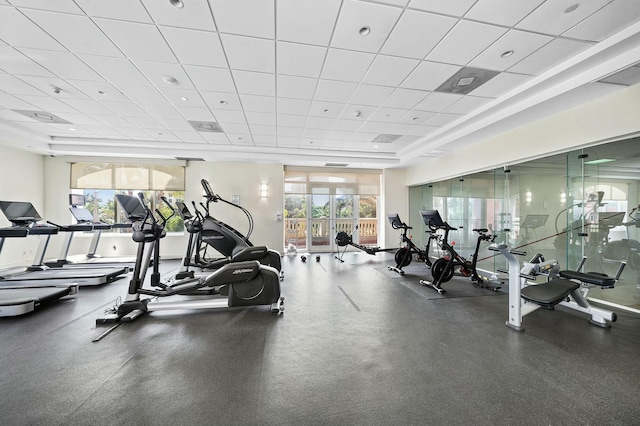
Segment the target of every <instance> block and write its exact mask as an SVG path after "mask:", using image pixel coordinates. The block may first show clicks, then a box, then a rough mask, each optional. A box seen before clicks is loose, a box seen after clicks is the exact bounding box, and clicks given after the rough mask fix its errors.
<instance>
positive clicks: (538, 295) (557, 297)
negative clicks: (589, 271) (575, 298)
mask: <svg viewBox="0 0 640 426" xmlns="http://www.w3.org/2000/svg"><path fill="white" fill-rule="evenodd" d="M578 288H580V284H579V283H577V282H575V281H571V280H567V279H562V278H556V279H553V280H551V281H549V282H548V283H544V284H537V285H530V286H527V287H525V288H523V289H522V291H521V293H520V296H521V297H522V298H523V299H524V300H526V301H527V302H533V303H536V304H538V305H540V306H544V307H547V308H551V307H553V306H554V305H557V304H558V303H560V302H562V301H563V300H565V299H566V298H567V296H569V294H570V293H571V292H572V291H574V290H577V289H578Z"/></svg>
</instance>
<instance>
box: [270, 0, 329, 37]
mask: <svg viewBox="0 0 640 426" xmlns="http://www.w3.org/2000/svg"><path fill="white" fill-rule="evenodd" d="M340 3H341V0H323V1H321V2H319V1H317V0H278V7H277V11H276V13H277V21H276V22H277V26H276V31H277V38H278V40H285V41H293V42H297V43H305V44H315V45H319V46H326V45H327V44H329V40H330V39H331V34H332V32H333V27H334V24H335V22H336V19H337V16H338V10H339V9H340Z"/></svg>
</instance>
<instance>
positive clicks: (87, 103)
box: [63, 99, 113, 115]
mask: <svg viewBox="0 0 640 426" xmlns="http://www.w3.org/2000/svg"><path fill="white" fill-rule="evenodd" d="M63 102H64V103H65V104H67V105H69V106H71V107H73V108H75V109H76V110H78V111H81V112H82V113H84V114H104V115H110V114H112V113H113V112H112V111H111V110H110V109H109V108H106V107H104V106H103V105H102V104H100V103H99V102H96V101H94V100H90V99H65V100H63Z"/></svg>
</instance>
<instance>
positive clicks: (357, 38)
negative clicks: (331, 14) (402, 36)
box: [331, 0, 402, 53]
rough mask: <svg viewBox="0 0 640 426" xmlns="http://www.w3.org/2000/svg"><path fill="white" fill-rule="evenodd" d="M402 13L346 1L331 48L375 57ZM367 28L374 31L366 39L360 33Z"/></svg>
mask: <svg viewBox="0 0 640 426" xmlns="http://www.w3.org/2000/svg"><path fill="white" fill-rule="evenodd" d="M401 12H402V9H399V8H397V7H391V6H384V5H380V4H374V3H363V2H356V1H354V0H345V1H344V4H343V6H342V10H341V12H340V16H339V17H338V22H337V24H336V28H335V31H334V33H333V37H332V39H331V46H332V47H340V48H343V49H352V50H358V51H363V52H373V53H375V52H377V51H378V50H380V48H381V47H382V44H383V43H384V42H385V40H386V39H387V37H388V36H389V33H390V32H391V30H392V28H393V26H394V25H395V23H396V21H397V20H398V17H399V16H400V13H401ZM365 26H368V27H369V28H370V29H371V31H370V32H369V34H368V35H366V36H364V37H363V36H361V35H360V34H359V30H360V28H362V27H365Z"/></svg>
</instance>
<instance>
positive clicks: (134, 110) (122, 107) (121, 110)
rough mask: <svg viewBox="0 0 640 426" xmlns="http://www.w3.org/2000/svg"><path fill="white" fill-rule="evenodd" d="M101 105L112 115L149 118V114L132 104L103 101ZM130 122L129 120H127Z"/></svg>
mask: <svg viewBox="0 0 640 426" xmlns="http://www.w3.org/2000/svg"><path fill="white" fill-rule="evenodd" d="M102 105H104V106H106V107H107V108H109V109H110V110H111V111H113V112H114V113H116V114H118V115H121V116H123V117H127V120H129V117H145V118H149V114H147V113H146V112H144V110H143V109H142V108H140V107H139V106H138V105H136V104H134V103H133V102H111V101H103V102H102ZM129 121H131V120H129Z"/></svg>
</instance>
